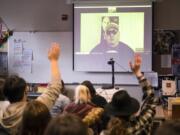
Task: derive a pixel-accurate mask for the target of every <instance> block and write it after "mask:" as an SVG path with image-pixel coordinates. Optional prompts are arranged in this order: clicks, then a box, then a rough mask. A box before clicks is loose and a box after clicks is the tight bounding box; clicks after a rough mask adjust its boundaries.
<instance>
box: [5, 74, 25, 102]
mask: <svg viewBox="0 0 180 135" xmlns="http://www.w3.org/2000/svg"><path fill="white" fill-rule="evenodd" d="M26 86H27V84H26V81H25V80H24V79H23V78H21V77H18V76H16V75H12V76H10V77H8V78H7V79H6V80H5V83H4V88H3V92H4V95H5V97H6V98H7V99H8V100H9V101H10V102H11V103H14V102H19V101H22V100H25V99H26V95H27V94H26V93H27V92H26V88H27V87H26Z"/></svg>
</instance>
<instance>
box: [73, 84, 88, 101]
mask: <svg viewBox="0 0 180 135" xmlns="http://www.w3.org/2000/svg"><path fill="white" fill-rule="evenodd" d="M90 101H91V95H90V92H89V89H88V88H87V87H86V86H84V85H78V86H77V87H76V89H75V103H76V104H77V103H80V104H82V103H88V102H90Z"/></svg>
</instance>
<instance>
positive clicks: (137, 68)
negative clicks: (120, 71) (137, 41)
mask: <svg viewBox="0 0 180 135" xmlns="http://www.w3.org/2000/svg"><path fill="white" fill-rule="evenodd" d="M141 63H142V58H141V56H140V55H138V54H136V55H135V57H134V63H132V62H131V61H130V62H129V66H130V68H131V70H132V72H133V73H134V74H135V75H136V77H137V78H139V77H141V76H143V74H142V72H141Z"/></svg>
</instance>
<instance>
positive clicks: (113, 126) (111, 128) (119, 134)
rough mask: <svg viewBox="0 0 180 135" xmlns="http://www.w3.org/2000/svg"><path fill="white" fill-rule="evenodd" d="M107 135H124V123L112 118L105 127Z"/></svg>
mask: <svg viewBox="0 0 180 135" xmlns="http://www.w3.org/2000/svg"><path fill="white" fill-rule="evenodd" d="M107 135H126V128H125V122H124V121H123V120H121V119H119V118H117V117H112V118H111V119H110V121H109V122H108V125H107Z"/></svg>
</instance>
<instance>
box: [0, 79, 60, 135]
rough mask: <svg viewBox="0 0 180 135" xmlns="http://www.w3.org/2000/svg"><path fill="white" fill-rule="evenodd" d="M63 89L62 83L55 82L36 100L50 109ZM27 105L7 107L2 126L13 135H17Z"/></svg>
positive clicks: (21, 103) (0, 122)
mask: <svg viewBox="0 0 180 135" xmlns="http://www.w3.org/2000/svg"><path fill="white" fill-rule="evenodd" d="M61 88H62V86H61V82H60V81H59V80H55V81H53V82H52V83H51V84H50V85H49V87H48V88H47V90H46V91H45V92H44V93H43V94H41V95H40V96H39V97H38V98H37V99H36V100H38V101H40V102H42V103H44V104H45V105H46V106H47V107H48V108H49V109H50V108H52V106H53V105H54V103H55V101H56V99H57V98H58V96H59V94H60V90H61ZM26 105H27V101H22V102H16V103H12V104H10V105H9V106H8V107H7V109H6V110H5V111H4V113H3V116H2V117H1V118H0V124H1V126H2V127H4V128H5V129H7V130H8V132H9V133H10V134H11V135H17V133H18V130H19V128H20V124H21V120H22V115H23V111H24V109H25V107H26Z"/></svg>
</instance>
